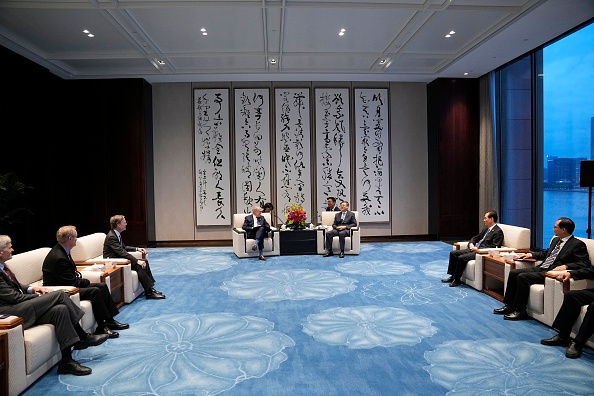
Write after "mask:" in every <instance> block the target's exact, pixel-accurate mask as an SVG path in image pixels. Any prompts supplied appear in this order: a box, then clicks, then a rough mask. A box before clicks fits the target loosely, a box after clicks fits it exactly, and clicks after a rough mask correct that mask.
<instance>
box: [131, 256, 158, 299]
mask: <svg viewBox="0 0 594 396" xmlns="http://www.w3.org/2000/svg"><path fill="white" fill-rule="evenodd" d="M144 262H145V263H146V265H145V267H144V268H142V266H141V265H140V264H138V263H136V264H135V263H132V270H134V271H136V273H137V274H138V281H139V282H140V284H141V285H142V288H143V289H144V291H145V292H146V291H149V290H150V289H152V288H153V286H154V285H155V278H153V274H152V272H151V267H150V266H149V262H148V260H144Z"/></svg>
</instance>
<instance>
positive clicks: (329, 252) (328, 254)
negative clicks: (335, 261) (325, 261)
mask: <svg viewBox="0 0 594 396" xmlns="http://www.w3.org/2000/svg"><path fill="white" fill-rule="evenodd" d="M330 256H334V253H332V250H326V253H324V257H330Z"/></svg>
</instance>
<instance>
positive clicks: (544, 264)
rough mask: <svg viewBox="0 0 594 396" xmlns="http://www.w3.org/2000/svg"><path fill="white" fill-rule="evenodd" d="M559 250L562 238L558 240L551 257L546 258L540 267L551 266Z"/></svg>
mask: <svg viewBox="0 0 594 396" xmlns="http://www.w3.org/2000/svg"><path fill="white" fill-rule="evenodd" d="M559 250H561V239H559V240H558V241H557V244H556V245H555V248H554V249H553V251H552V252H551V254H550V255H549V257H547V258H546V260H545V261H544V262H543V263H542V264H541V265H540V268H541V269H547V268H549V267H550V266H551V265H552V264H553V262H554V261H555V259H556V258H557V255H558V254H559Z"/></svg>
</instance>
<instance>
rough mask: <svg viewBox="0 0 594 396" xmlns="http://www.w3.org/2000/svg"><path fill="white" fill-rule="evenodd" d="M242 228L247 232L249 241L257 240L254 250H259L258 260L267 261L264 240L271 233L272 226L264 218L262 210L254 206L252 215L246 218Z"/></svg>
mask: <svg viewBox="0 0 594 396" xmlns="http://www.w3.org/2000/svg"><path fill="white" fill-rule="evenodd" d="M241 228H242V229H243V230H244V231H245V232H246V234H247V237H248V238H249V239H255V242H254V245H253V246H252V250H256V249H257V250H258V258H259V259H260V260H262V261H266V257H264V254H263V252H264V238H266V236H267V235H268V233H269V232H270V224H268V222H267V221H266V218H265V217H264V216H262V208H261V207H259V206H254V207H253V209H252V214H251V215H247V216H245V220H244V221H243V225H242V226H241Z"/></svg>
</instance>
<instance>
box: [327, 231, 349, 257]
mask: <svg viewBox="0 0 594 396" xmlns="http://www.w3.org/2000/svg"><path fill="white" fill-rule="evenodd" d="M349 234H350V231H349V230H340V231H338V230H336V229H332V230H330V231H328V232H326V249H327V250H332V239H333V238H334V237H335V236H338V244H339V245H340V251H341V252H344V244H345V238H346V237H348V236H349Z"/></svg>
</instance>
